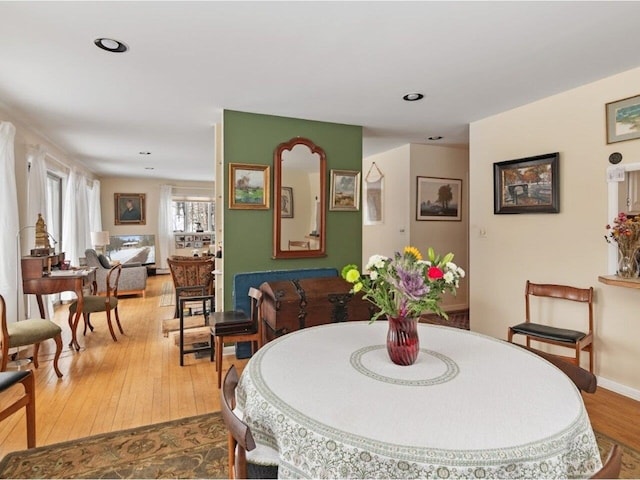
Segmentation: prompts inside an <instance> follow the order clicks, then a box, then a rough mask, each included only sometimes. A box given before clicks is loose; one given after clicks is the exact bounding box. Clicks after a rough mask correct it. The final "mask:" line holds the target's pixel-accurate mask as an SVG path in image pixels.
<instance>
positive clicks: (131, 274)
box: [84, 248, 147, 297]
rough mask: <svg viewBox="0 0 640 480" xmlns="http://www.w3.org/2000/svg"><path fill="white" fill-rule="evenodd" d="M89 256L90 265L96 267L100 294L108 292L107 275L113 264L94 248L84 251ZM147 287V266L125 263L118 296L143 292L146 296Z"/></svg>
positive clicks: (88, 264) (88, 263)
mask: <svg viewBox="0 0 640 480" xmlns="http://www.w3.org/2000/svg"><path fill="white" fill-rule="evenodd" d="M84 255H85V257H86V258H87V266H88V267H96V282H97V283H98V292H97V293H98V294H106V293H107V275H108V274H109V269H110V268H111V267H112V266H113V265H111V262H110V261H109V259H108V258H107V257H105V256H104V255H98V253H97V252H96V251H95V250H94V249H93V248H88V249H87V250H85V251H84ZM146 287H147V267H145V266H143V265H141V264H139V263H123V264H122V274H121V275H120V283H119V284H118V296H121V295H134V294H139V293H141V294H142V296H143V297H144V295H145V293H144V290H145V288H146Z"/></svg>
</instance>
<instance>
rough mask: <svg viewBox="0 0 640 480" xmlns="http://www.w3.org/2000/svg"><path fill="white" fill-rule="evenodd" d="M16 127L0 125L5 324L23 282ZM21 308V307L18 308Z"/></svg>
mask: <svg viewBox="0 0 640 480" xmlns="http://www.w3.org/2000/svg"><path fill="white" fill-rule="evenodd" d="M15 136H16V128H15V127H14V126H13V124H12V123H9V122H2V123H0V252H4V253H3V255H2V262H0V294H2V296H3V297H4V301H5V304H6V307H7V321H9V322H14V321H16V320H17V319H18V316H19V314H20V313H22V312H18V308H19V307H18V305H19V304H22V302H20V301H19V300H18V299H19V298H21V296H22V288H21V284H22V279H21V276H20V269H19V268H18V258H19V257H20V252H19V251H18V228H19V220H18V193H17V190H16V165H15V157H14V151H13V142H14V139H15ZM20 309H22V307H20Z"/></svg>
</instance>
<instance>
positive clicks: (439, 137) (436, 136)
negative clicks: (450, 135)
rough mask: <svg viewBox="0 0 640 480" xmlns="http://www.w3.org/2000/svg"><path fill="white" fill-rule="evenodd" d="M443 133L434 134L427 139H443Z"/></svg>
mask: <svg viewBox="0 0 640 480" xmlns="http://www.w3.org/2000/svg"><path fill="white" fill-rule="evenodd" d="M442 138H443V137H442V135H434V136H433V137H429V138H428V139H427V140H442Z"/></svg>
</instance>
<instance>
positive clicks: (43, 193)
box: [22, 146, 59, 318]
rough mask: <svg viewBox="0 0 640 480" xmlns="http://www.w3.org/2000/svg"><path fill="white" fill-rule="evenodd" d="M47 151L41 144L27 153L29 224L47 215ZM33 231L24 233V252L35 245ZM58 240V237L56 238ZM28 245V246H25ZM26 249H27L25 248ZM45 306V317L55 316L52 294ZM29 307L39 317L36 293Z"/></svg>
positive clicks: (46, 297) (31, 316)
mask: <svg viewBox="0 0 640 480" xmlns="http://www.w3.org/2000/svg"><path fill="white" fill-rule="evenodd" d="M46 154H47V152H46V150H45V149H44V148H42V147H41V146H39V147H38V149H37V150H35V151H33V152H31V153H29V154H28V155H27V165H28V168H29V171H28V177H27V178H28V184H27V192H28V198H27V224H28V225H35V223H36V220H37V219H38V214H39V213H41V214H42V216H43V217H45V222H46V221H47V220H48V219H47V218H46V214H47V167H46V165H45V156H46ZM28 233H31V232H30V231H29V230H26V231H25V233H24V234H22V239H23V241H22V252H24V253H27V252H28V251H29V250H28V249H30V248H33V246H35V235H29V234H28ZM25 237H26V238H30V239H32V241H29V242H25V241H24V240H25ZM56 240H57V239H56ZM49 241H50V243H51V246H52V247H54V248H55V249H56V252H59V249H58V246H56V245H55V244H54V242H53V240H52V239H51V238H50V239H49ZM25 245H26V246H25ZM25 249H26V250H25ZM42 299H43V303H44V306H45V312H44V314H45V318H53V298H52V297H51V296H50V295H45V296H43V297H42ZM27 300H28V308H27V315H26V316H27V317H29V318H39V317H40V312H39V310H38V302H37V301H36V297H35V295H28V299H27Z"/></svg>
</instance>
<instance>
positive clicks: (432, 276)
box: [427, 267, 444, 280]
mask: <svg viewBox="0 0 640 480" xmlns="http://www.w3.org/2000/svg"><path fill="white" fill-rule="evenodd" d="M442 277H444V272H443V271H442V270H441V269H440V268H439V267H429V270H427V278H428V279H429V280H438V279H440V278H442Z"/></svg>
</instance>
